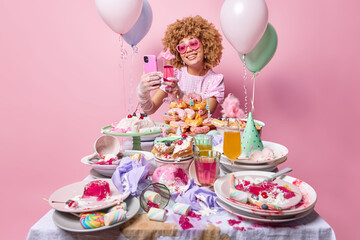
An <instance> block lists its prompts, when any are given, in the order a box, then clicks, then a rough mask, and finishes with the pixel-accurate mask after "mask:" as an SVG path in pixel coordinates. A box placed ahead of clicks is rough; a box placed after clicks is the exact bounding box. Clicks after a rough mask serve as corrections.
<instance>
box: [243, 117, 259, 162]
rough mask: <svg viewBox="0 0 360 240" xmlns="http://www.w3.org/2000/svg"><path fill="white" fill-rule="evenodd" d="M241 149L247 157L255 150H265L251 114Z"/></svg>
mask: <svg viewBox="0 0 360 240" xmlns="http://www.w3.org/2000/svg"><path fill="white" fill-rule="evenodd" d="M241 147H242V152H243V153H245V155H246V157H249V156H250V155H251V152H253V151H255V150H259V151H262V150H263V149H264V146H263V144H262V141H261V139H260V136H259V133H258V131H257V129H256V127H255V122H254V119H253V117H252V114H251V113H249V116H248V119H247V123H246V126H245V129H244V132H243V134H242V138H241Z"/></svg>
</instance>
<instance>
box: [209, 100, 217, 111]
mask: <svg viewBox="0 0 360 240" xmlns="http://www.w3.org/2000/svg"><path fill="white" fill-rule="evenodd" d="M217 105H218V102H217V100H216V97H211V98H209V110H210V114H213V113H214V112H215V110H216V107H217Z"/></svg>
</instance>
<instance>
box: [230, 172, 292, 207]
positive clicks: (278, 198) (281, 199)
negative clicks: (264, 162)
mask: <svg viewBox="0 0 360 240" xmlns="http://www.w3.org/2000/svg"><path fill="white" fill-rule="evenodd" d="M263 179H264V178H262V177H259V178H252V177H249V176H247V177H245V178H244V179H235V186H236V189H238V190H241V191H245V192H249V193H250V194H251V198H252V199H253V200H256V201H257V202H259V203H262V204H268V205H272V206H282V205H284V204H286V203H288V202H289V200H288V199H289V198H292V197H293V196H295V194H294V193H293V192H292V191H291V190H288V189H286V187H284V186H279V185H278V184H276V183H272V182H269V183H261V184H259V183H260V182H262V180H263Z"/></svg>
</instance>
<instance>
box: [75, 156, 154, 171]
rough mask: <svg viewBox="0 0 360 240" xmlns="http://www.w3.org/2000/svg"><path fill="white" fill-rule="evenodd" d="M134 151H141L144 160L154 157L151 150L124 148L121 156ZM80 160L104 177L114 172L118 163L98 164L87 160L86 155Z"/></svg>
mask: <svg viewBox="0 0 360 240" xmlns="http://www.w3.org/2000/svg"><path fill="white" fill-rule="evenodd" d="M135 153H141V154H142V155H144V156H145V159H146V160H150V159H152V158H154V155H153V154H152V153H151V152H146V151H137V150H125V151H124V152H123V157H130V156H131V155H133V154H135ZM81 162H82V163H83V164H86V165H91V166H92V169H93V170H95V171H96V172H98V173H99V174H101V175H103V176H105V177H111V176H112V175H113V173H114V172H115V170H116V168H117V166H118V165H99V164H92V161H89V160H88V159H87V157H84V158H82V159H81Z"/></svg>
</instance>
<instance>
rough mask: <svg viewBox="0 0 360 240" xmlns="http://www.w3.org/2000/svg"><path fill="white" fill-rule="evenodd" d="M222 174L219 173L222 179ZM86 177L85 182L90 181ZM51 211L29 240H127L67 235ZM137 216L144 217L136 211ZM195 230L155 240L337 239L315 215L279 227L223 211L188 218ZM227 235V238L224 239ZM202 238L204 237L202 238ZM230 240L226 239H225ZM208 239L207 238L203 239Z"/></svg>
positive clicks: (114, 233)
mask: <svg viewBox="0 0 360 240" xmlns="http://www.w3.org/2000/svg"><path fill="white" fill-rule="evenodd" d="M151 146H152V144H151V143H142V147H143V149H144V150H148V149H149V148H151ZM222 174H223V172H222V171H221V175H222ZM91 178H92V177H91V176H88V177H87V178H86V179H91ZM172 204H173V201H172V200H171V201H170V203H169V206H168V207H167V209H171V205H172ZM53 212H54V210H50V211H49V212H48V213H46V214H45V215H44V216H43V217H42V218H41V219H40V220H39V221H37V222H36V223H35V224H34V225H33V226H32V227H31V228H30V231H29V233H28V236H27V239H28V240H43V239H44V240H48V239H52V240H53V239H107V240H111V239H128V238H126V237H125V236H124V235H123V234H122V233H121V232H120V230H119V227H114V228H112V229H108V230H104V231H98V232H89V233H74V232H67V231H64V230H62V229H60V228H58V227H57V226H56V225H55V224H54V223H53V221H52V215H53ZM139 213H140V214H141V213H143V211H142V210H139ZM170 213H171V210H170V211H169V214H168V217H167V218H166V221H165V223H173V224H176V225H177V224H178V222H179V215H176V214H170ZM189 219H190V222H191V224H192V225H193V226H194V228H191V229H187V230H182V229H181V227H180V226H179V227H178V228H179V231H178V235H177V236H176V237H168V236H162V237H159V238H158V239H162V240H165V239H174V240H175V239H176V240H180V239H186V240H190V239H194V238H195V239H199V236H201V233H202V232H203V231H207V230H204V229H205V228H207V227H209V225H213V226H215V227H217V228H220V235H217V236H213V238H212V239H218V238H219V236H222V237H221V239H229V238H230V239H251V240H255V239H261V240H264V239H277V240H280V239H309V240H314V239H336V237H335V233H334V231H333V229H332V228H331V227H330V225H329V224H328V223H327V222H326V221H325V220H324V219H322V218H321V217H320V216H319V215H318V214H317V213H316V212H315V211H314V212H312V213H311V214H309V215H307V216H306V217H304V218H302V219H299V220H296V221H292V222H288V223H282V224H278V225H274V224H259V223H256V222H253V221H250V220H245V219H242V220H239V218H238V217H236V216H235V215H232V214H229V213H228V212H226V211H219V212H217V213H216V214H213V215H210V216H208V217H205V216H203V217H202V218H201V220H200V221H199V220H197V219H195V218H189ZM230 219H233V220H236V221H238V223H236V224H234V225H232V226H231V225H230V224H229V222H228V220H230ZM153 231H155V232H156V231H160V229H153ZM225 234H226V235H225ZM202 236H203V237H204V235H202ZM228 237H229V238H228ZM205 239H208V238H205Z"/></svg>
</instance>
